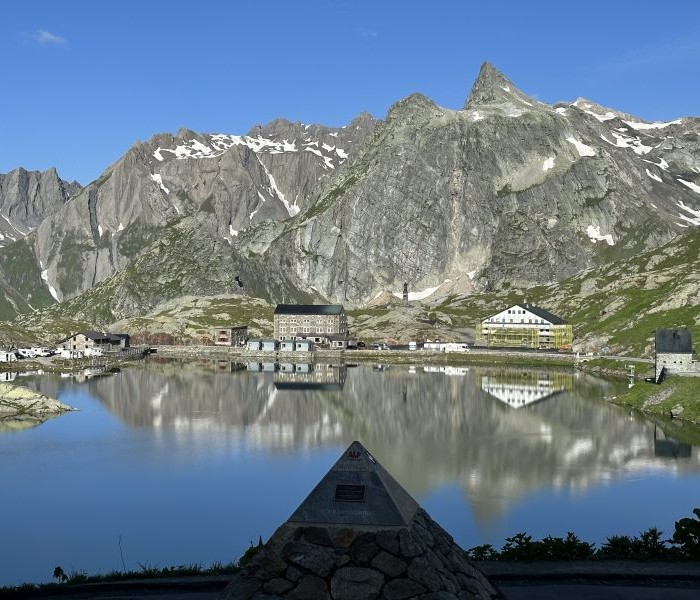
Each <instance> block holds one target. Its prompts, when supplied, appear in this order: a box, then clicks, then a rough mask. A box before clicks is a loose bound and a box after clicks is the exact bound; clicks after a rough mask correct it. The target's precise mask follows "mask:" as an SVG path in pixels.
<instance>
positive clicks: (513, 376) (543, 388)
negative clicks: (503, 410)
mask: <svg viewBox="0 0 700 600" xmlns="http://www.w3.org/2000/svg"><path fill="white" fill-rule="evenodd" d="M480 379H481V382H480V387H481V389H482V390H483V391H485V392H486V393H487V394H489V395H491V396H493V397H494V398H497V399H498V400H500V401H501V402H503V403H504V404H506V405H508V406H510V407H512V408H522V407H523V406H528V405H530V404H534V403H535V402H539V401H541V400H545V399H546V398H551V397H552V396H554V395H555V394H559V393H561V392H564V391H568V390H571V389H572V388H573V386H574V375H573V373H558V372H551V373H548V372H546V371H513V370H508V369H504V370H502V371H495V372H490V373H483V374H481V375H480Z"/></svg>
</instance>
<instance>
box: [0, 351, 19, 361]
mask: <svg viewBox="0 0 700 600" xmlns="http://www.w3.org/2000/svg"><path fill="white" fill-rule="evenodd" d="M16 360H17V355H16V354H15V353H14V352H12V351H10V350H0V362H14V361H16Z"/></svg>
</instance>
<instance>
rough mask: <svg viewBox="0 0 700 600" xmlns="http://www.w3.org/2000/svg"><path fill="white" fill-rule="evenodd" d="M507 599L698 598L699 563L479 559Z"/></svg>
mask: <svg viewBox="0 0 700 600" xmlns="http://www.w3.org/2000/svg"><path fill="white" fill-rule="evenodd" d="M477 565H478V567H479V569H481V570H482V571H483V572H484V573H485V574H486V575H487V576H488V577H489V578H490V579H491V580H492V581H493V582H494V583H495V584H496V585H497V586H498V587H499V589H500V590H501V592H502V593H503V595H504V596H505V597H506V599H507V600H535V599H537V600H554V599H555V598H556V599H557V600H559V599H561V598H565V599H566V600H584V599H585V600H589V599H594V600H657V599H661V600H698V598H700V562H688V563H636V562H625V561H601V562H594V561H591V562H549V563H522V562H518V563H508V562H502V563H499V562H485V563H477ZM229 579H230V576H217V577H184V578H179V579H149V580H132V581H122V582H115V583H100V584H88V585H78V586H60V587H57V588H54V589H52V590H42V591H41V592H27V593H21V592H13V593H9V592H5V593H2V592H0V599H2V600H5V599H6V598H7V599H10V598H12V599H20V598H22V599H26V598H42V599H44V600H88V599H95V600H103V599H110V600H141V599H143V600H160V599H162V600H215V599H216V598H217V597H218V596H219V593H220V592H221V591H222V590H223V589H224V588H225V587H226V585H227V584H228V581H229Z"/></svg>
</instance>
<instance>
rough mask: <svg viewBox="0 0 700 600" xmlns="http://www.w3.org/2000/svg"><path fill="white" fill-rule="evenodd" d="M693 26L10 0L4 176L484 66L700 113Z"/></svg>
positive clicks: (0, 37)
mask: <svg viewBox="0 0 700 600" xmlns="http://www.w3.org/2000/svg"><path fill="white" fill-rule="evenodd" d="M699 25H700V3H699V2H695V1H693V0H685V1H683V2H681V1H675V2H674V1H670V2H666V3H659V2H658V1H650V0H649V1H647V0H616V1H610V0H607V1H598V0H588V1H587V2H567V1H566V0H557V1H551V2H550V1H537V0H532V1H530V2H524V1H522V0H500V1H498V2H494V1H491V2H485V1H483V0H481V1H479V2H471V1H468V0H463V1H459V0H450V1H447V0H432V1H422V2H416V1H413V0H402V1H381V0H354V1H352V0H307V1H304V0H297V1H292V0H269V1H266V2H263V1H258V2H243V1H241V2H236V1H234V0H231V1H224V0H209V1H201V2H193V1H191V0H187V1H184V0H139V1H132V0H120V1H119V2H106V1H105V2H100V1H97V0H72V1H67V0H66V1H61V2H59V1H51V0H4V1H3V3H2V10H1V17H0V64H1V65H2V82H3V83H2V87H1V88H0V173H6V172H8V171H10V170H12V169H13V168H15V167H17V166H23V167H25V168H26V169H41V170H43V169H46V168H48V167H50V166H55V167H57V169H58V171H59V174H60V175H61V177H63V178H65V179H77V180H78V181H80V182H81V183H82V184H86V183H88V182H89V181H91V180H92V179H95V178H96V177H98V176H99V174H100V173H101V172H102V171H103V170H104V169H105V168H106V167H107V166H108V165H109V164H111V163H112V162H114V161H116V160H117V159H118V158H119V157H120V156H121V155H122V154H123V153H124V152H125V151H126V150H127V149H128V148H129V147H130V146H131V145H132V144H133V143H134V142H135V141H137V140H146V139H148V138H149V137H150V136H151V135H153V134H155V133H157V132H163V131H171V132H175V131H177V129H179V128H180V127H188V128H190V129H194V130H197V131H202V132H221V133H246V132H247V131H248V130H249V129H250V128H251V127H252V126H254V125H255V124H257V123H266V122H267V121H269V120H271V119H274V118H276V117H284V118H287V119H290V120H293V121H296V120H298V121H303V122H306V123H312V122H315V123H323V124H326V125H334V126H337V125H342V124H345V123H347V122H348V121H349V120H351V119H352V118H353V117H354V116H355V115H357V114H358V113H360V112H362V111H368V112H370V113H372V114H373V115H375V116H377V117H384V116H385V114H386V111H387V109H388V108H389V107H390V106H391V105H392V104H393V103H394V102H396V101H397V100H399V99H401V98H402V97H404V96H406V95H408V94H409V93H411V92H415V91H419V92H421V93H423V94H425V95H427V96H429V97H430V98H432V99H433V100H435V101H436V102H437V103H438V104H440V105H442V106H446V107H449V108H460V107H461V106H462V104H463V103H464V100H465V98H466V97H467V95H468V93H469V89H470V88H471V85H472V83H473V80H474V78H475V77H476V75H477V73H478V70H479V67H480V65H481V63H482V62H483V61H484V60H489V61H491V62H492V63H493V64H494V65H495V66H496V67H497V68H498V69H500V70H501V71H503V72H504V73H505V75H506V76H507V77H508V78H509V79H511V80H512V81H513V82H514V83H515V84H516V85H517V86H518V87H519V88H520V89H521V90H523V91H524V92H526V93H528V94H531V95H535V96H536V97H537V98H539V99H540V100H542V101H545V102H555V101H560V100H571V101H573V100H575V99H576V98H577V97H578V96H585V97H587V98H590V99H592V100H595V101H596V102H599V103H601V104H604V105H607V106H611V107H613V108H616V109H619V110H623V111H626V112H629V113H632V114H635V115H637V116H639V117H642V118H645V119H649V120H666V119H672V118H675V117H678V116H686V115H700V104H699V103H698V98H700V35H699V34H698V31H699V29H700V28H699Z"/></svg>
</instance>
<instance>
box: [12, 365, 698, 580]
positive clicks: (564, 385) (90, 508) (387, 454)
mask: <svg viewBox="0 0 700 600" xmlns="http://www.w3.org/2000/svg"><path fill="white" fill-rule="evenodd" d="M15 383H19V384H22V385H26V386H28V387H30V388H32V389H35V390H37V391H40V392H41V393H43V394H46V395H48V396H51V397H53V398H57V399H59V400H61V401H62V402H65V403H66V404H69V405H71V406H74V407H76V408H78V409H79V411H76V412H72V413H67V414H64V415H62V416H59V417H57V418H54V419H50V420H48V421H46V422H45V423H43V424H41V425H39V426H37V427H33V428H29V429H24V430H0V506H1V507H2V514H3V534H2V541H1V542H0V586H2V585H16V584H20V583H23V582H34V583H38V582H45V581H50V580H51V579H52V574H53V570H54V567H56V566H59V565H60V566H61V567H62V568H63V570H64V571H65V572H67V573H70V572H78V571H84V572H87V573H91V574H97V573H106V572H109V571H114V570H121V569H123V568H126V569H138V568H139V567H140V566H151V567H156V566H157V567H165V566H171V565H184V564H192V563H201V564H203V565H205V566H207V565H209V564H211V563H214V562H216V561H218V562H222V563H228V562H231V561H235V560H237V559H238V558H239V557H240V556H241V555H242V554H243V552H244V551H245V550H246V549H247V548H248V547H249V546H250V545H251V543H252V544H257V542H258V540H259V539H260V538H262V539H263V540H266V539H267V538H268V537H269V536H270V535H271V534H272V533H273V532H274V530H275V529H276V528H277V527H278V526H279V525H281V524H282V523H283V522H284V521H285V520H286V519H287V518H288V517H289V516H290V515H291V514H292V512H293V511H294V509H295V508H296V507H297V506H298V505H299V504H300V503H301V502H302V501H303V499H304V498H305V497H306V496H307V494H308V493H309V492H310V491H311V490H312V489H313V487H314V486H315V485H316V483H317V482H318V481H319V480H320V479H321V478H322V477H323V476H324V475H325V473H326V472H327V471H328V469H330V468H331V466H332V465H333V464H334V463H335V462H336V460H337V459H338V458H339V457H340V456H341V454H342V452H343V450H345V448H347V446H348V445H349V444H350V443H351V442H352V441H353V440H358V441H360V442H361V443H362V444H363V445H364V446H365V447H366V448H367V449H368V450H369V451H370V452H371V453H372V454H373V455H374V457H376V459H377V460H378V461H379V462H380V463H381V464H382V465H383V466H384V467H385V468H386V469H387V470H388V471H389V473H391V474H392V475H393V477H394V478H395V479H396V480H397V481H398V482H399V483H401V485H403V486H404V487H405V488H406V490H407V491H408V492H409V493H410V494H411V495H413V497H414V498H415V499H416V500H417V501H418V502H419V503H420V504H421V505H422V506H423V507H424V508H425V509H426V510H427V512H428V513H429V514H430V515H431V516H432V517H433V519H435V520H436V521H437V522H438V523H440V524H441V525H442V526H443V527H444V528H445V529H446V530H447V531H448V532H450V533H451V534H452V535H453V536H454V538H455V540H456V541H457V542H458V543H459V544H460V545H462V546H463V547H465V548H470V547H473V546H476V545H480V544H486V543H490V544H493V545H494V546H495V547H497V548H500V547H501V546H502V545H503V542H504V539H505V538H506V537H508V536H512V535H513V534H515V533H518V532H527V533H528V534H530V535H532V536H533V538H535V539H541V538H542V537H544V536H546V535H553V536H565V535H566V533H567V532H568V531H572V532H574V533H575V534H576V535H578V536H579V538H581V539H583V540H585V541H589V542H595V543H596V544H600V543H602V542H604V541H605V539H606V538H607V537H608V536H610V535H613V534H628V535H637V534H639V532H640V531H643V530H646V529H648V528H649V527H653V526H654V527H658V528H660V529H661V530H663V532H664V533H665V537H670V535H671V533H672V531H673V523H674V522H675V521H676V520H678V519H679V518H681V517H685V516H690V515H691V512H692V509H693V508H694V507H695V506H698V505H700V448H698V447H696V446H692V445H690V444H687V443H683V442H682V441H678V440H674V439H672V438H671V437H669V436H668V435H667V433H666V432H665V431H664V428H663V424H658V423H655V422H653V421H650V420H648V419H646V418H645V417H644V416H642V415H640V414H638V413H636V412H630V411H629V410H628V409H624V408H620V407H618V406H615V405H613V404H610V403H609V402H608V401H606V398H610V397H612V396H614V395H615V394H616V393H618V392H619V391H620V390H621V389H622V388H624V387H626V385H627V383H626V382H625V381H621V380H605V379H600V378H595V377H592V376H589V375H586V374H583V373H580V372H577V371H574V370H571V369H568V370H560V371H550V370H546V369H536V368H530V367H527V368H525V367H523V368H519V367H512V368H506V367H501V366H494V367H493V368H490V367H481V366H479V367H466V366H465V367H454V366H436V365H434V366H418V365H416V366H405V365H382V364H375V365H373V364H371V363H361V364H342V365H323V364H296V365H294V364H292V363H277V364H274V363H247V364H245V363H235V362H230V361H219V360H201V361H192V360H176V359H164V358H155V357H150V358H148V359H147V360H145V361H142V362H138V363H135V364H133V365H132V366H129V367H128V368H125V369H123V370H121V371H120V372H118V373H115V374H109V375H99V374H98V375H97V376H92V374H90V373H85V374H82V375H80V376H77V377H76V376H72V377H59V376H58V375H28V376H18V377H16V378H15Z"/></svg>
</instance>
